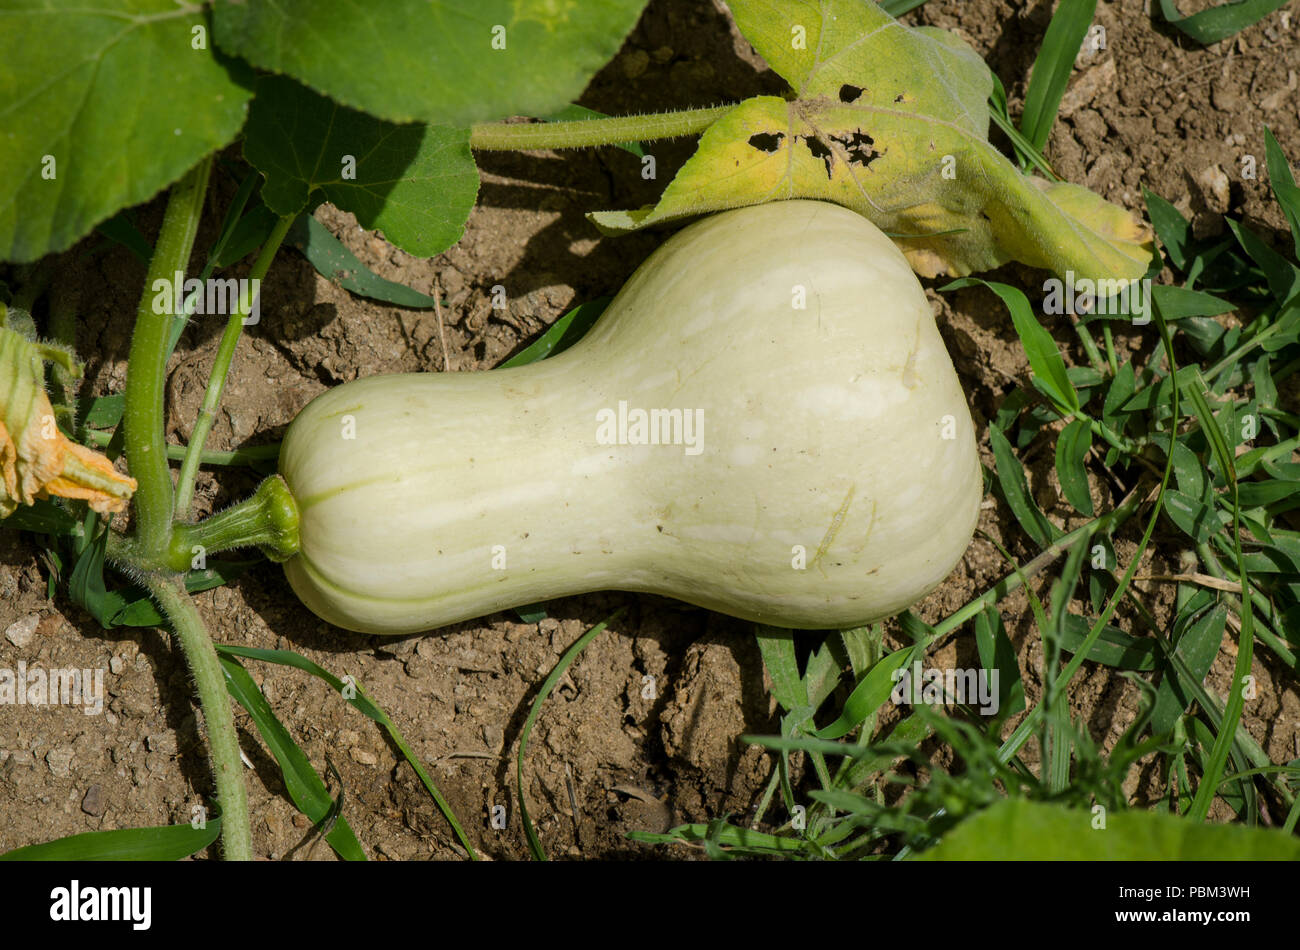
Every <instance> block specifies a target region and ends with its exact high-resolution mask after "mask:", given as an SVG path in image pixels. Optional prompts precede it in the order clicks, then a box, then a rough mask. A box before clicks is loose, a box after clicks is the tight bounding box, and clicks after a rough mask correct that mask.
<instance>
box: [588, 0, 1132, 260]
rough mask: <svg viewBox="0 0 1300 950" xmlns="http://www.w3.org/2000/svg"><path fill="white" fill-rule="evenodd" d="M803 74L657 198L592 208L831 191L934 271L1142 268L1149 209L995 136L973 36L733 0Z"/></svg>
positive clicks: (729, 125)
mask: <svg viewBox="0 0 1300 950" xmlns="http://www.w3.org/2000/svg"><path fill="white" fill-rule="evenodd" d="M730 6H731V9H732V12H733V13H734V14H735V17H736V22H737V24H738V25H739V26H740V29H741V31H742V32H743V33H744V34H745V36H746V37H747V38H748V39H749V40H750V42H751V43H753V45H754V48H755V49H756V50H757V51H758V52H759V53H760V54H761V55H762V56H763V58H764V59H766V60H767V62H768V64H769V65H771V67H772V68H773V69H774V70H776V71H777V72H778V73H779V74H780V75H781V76H783V77H784V78H785V79H786V80H787V81H788V82H789V83H790V85H791V87H792V90H793V94H792V96H791V97H790V98H788V99H781V98H778V97H775V96H758V97H755V98H752V99H748V100H746V101H744V102H742V103H740V104H739V105H738V106H736V108H734V109H732V110H731V111H730V112H728V113H726V114H725V115H724V116H723V117H722V118H720V119H718V120H717V121H716V122H715V123H714V124H713V125H711V126H710V127H709V128H708V129H707V130H706V131H705V132H704V135H703V136H702V138H701V140H700V145H699V149H698V151H697V152H696V154H695V155H694V156H693V157H692V158H691V159H690V160H689V161H688V162H687V163H686V165H685V166H684V167H683V168H682V170H681V171H680V172H679V173H678V175H677V177H676V178H675V179H674V180H673V181H672V183H671V184H669V186H668V187H667V188H666V189H665V191H664V194H663V197H662V198H661V199H660V200H659V203H658V204H657V205H654V206H652V207H648V208H643V209H641V210H638V211H624V212H596V213H594V214H593V215H591V218H592V220H593V221H594V222H595V223H596V224H597V226H599V227H601V228H602V229H603V230H606V231H609V232H619V231H629V230H635V229H637V228H641V227H645V226H647V225H651V224H655V223H658V222H662V221H669V220H673V219H676V218H681V217H684V216H687V215H694V214H700V213H702V212H709V211H715V210H719V209H722V208H733V207H738V206H741V205H748V204H757V203H760V202H764V201H772V200H779V199H786V198H820V199H823V200H827V201H834V202H836V203H838V204H841V205H844V206H845V207H848V208H851V209H853V210H854V211H857V212H858V213H859V214H862V215H863V216H864V217H866V218H869V219H870V220H871V221H873V222H874V223H875V224H876V225H877V226H878V227H880V228H881V229H882V230H884V231H886V232H889V233H890V234H891V235H892V236H894V239H895V241H896V242H897V243H898V245H899V247H900V248H901V249H902V250H903V253H904V254H905V255H906V256H907V258H908V261H909V262H910V263H911V265H912V267H913V269H914V270H915V271H916V272H917V273H919V274H921V275H922V276H926V277H935V276H938V275H939V274H942V273H948V274H953V275H956V276H964V275H966V274H970V273H972V272H974V271H981V270H989V269H992V268H995V267H998V266H999V265H1001V264H1004V263H1006V262H1007V261H1009V260H1018V261H1022V262H1023V263H1026V264H1029V265H1032V266H1035V267H1041V268H1044V269H1047V270H1051V271H1054V272H1055V273H1057V274H1058V275H1060V276H1061V277H1062V278H1063V279H1067V280H1073V282H1075V283H1077V282H1078V281H1080V280H1083V279H1089V280H1122V281H1127V280H1133V279H1136V278H1138V277H1140V276H1142V274H1143V273H1145V271H1146V268H1147V264H1148V263H1149V261H1150V258H1151V252H1152V245H1151V230H1150V228H1149V227H1148V226H1147V225H1146V223H1145V222H1143V221H1142V220H1141V219H1140V218H1139V217H1137V216H1136V215H1134V214H1133V213H1131V212H1129V211H1127V210H1125V209H1124V208H1121V207H1118V206H1116V205H1112V204H1110V203H1108V202H1107V201H1105V200H1104V199H1102V198H1101V197H1100V196H1098V195H1096V194H1094V193H1093V192H1091V191H1089V190H1088V189H1086V188H1083V187H1081V186H1079V185H1073V184H1070V183H1068V182H1049V181H1047V180H1045V179H1041V178H1033V177H1029V176H1026V175H1023V174H1021V172H1020V171H1019V170H1018V169H1017V168H1016V167H1015V166H1014V165H1013V164H1012V163H1011V162H1010V161H1009V160H1008V159H1006V158H1005V157H1004V156H1003V155H1002V154H1001V153H1000V152H998V151H997V150H996V149H994V148H993V147H992V146H991V145H990V144H989V142H988V128H989V121H990V120H989V110H988V98H989V94H990V92H991V91H992V88H993V77H992V74H991V73H990V72H989V69H988V66H986V65H985V64H984V62H983V61H982V60H981V59H980V58H979V56H978V54H976V52H975V51H974V50H973V49H971V48H970V47H969V46H968V45H967V44H966V43H965V42H964V41H962V40H961V39H959V38H958V37H956V36H954V35H953V34H951V33H946V32H944V31H942V30H937V29H933V28H929V27H921V28H917V29H909V28H907V27H905V26H903V25H902V24H900V23H899V22H898V21H896V20H895V19H894V18H893V17H891V16H889V15H888V14H887V13H885V12H884V11H883V10H881V9H880V8H879V7H878V6H876V4H874V3H871V2H869V0H820V2H819V0H785V2H781V3H776V2H774V0H730Z"/></svg>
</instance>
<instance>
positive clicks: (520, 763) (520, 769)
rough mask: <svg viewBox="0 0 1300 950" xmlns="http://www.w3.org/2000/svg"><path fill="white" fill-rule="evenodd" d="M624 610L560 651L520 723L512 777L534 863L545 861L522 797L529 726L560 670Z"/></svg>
mask: <svg viewBox="0 0 1300 950" xmlns="http://www.w3.org/2000/svg"><path fill="white" fill-rule="evenodd" d="M623 610H624V608H622V607H620V608H619V609H618V610H616V611H614V612H613V613H612V614H610V615H609V616H608V617H607V618H606V619H604V620H602V621H601V622H600V623H598V624H596V625H595V626H594V627H592V628H591V629H590V630H588V631H587V632H586V633H584V634H583V635H582V636H580V637H579V638H578V639H577V640H575V641H574V643H573V646H571V647H569V649H567V650H565V651H564V655H563V656H561V657H560V661H559V662H558V663H556V664H555V669H553V670H551V675H550V676H548V677H546V680H545V682H543V683H542V688H541V689H539V690H538V691H537V698H536V699H534V700H533V705H532V708H531V709H529V710H528V719H527V720H526V721H525V722H524V729H523V733H522V734H521V735H520V737H519V756H518V758H517V759H516V760H515V777H516V779H517V781H518V783H519V815H520V818H521V820H522V821H523V825H524V834H525V835H526V836H527V838H528V849H529V850H530V851H531V852H532V854H533V857H534V858H536V859H537V860H538V861H545V860H546V851H545V849H543V848H542V842H541V840H540V839H539V838H538V837H537V829H536V828H534V827H533V820H532V818H530V817H529V815H528V801H527V799H526V797H525V795H524V753H525V752H526V751H527V750H528V737H529V736H531V735H532V733H533V724H534V723H535V722H537V716H538V714H539V713H540V712H541V711H542V703H544V702H546V697H547V696H549V695H551V690H552V689H554V688H555V684H556V683H558V682H559V681H560V677H561V676H563V675H564V671H565V670H567V669H568V668H569V667H570V666H572V665H573V661H574V660H576V659H577V658H578V654H580V653H581V652H582V651H583V650H585V649H586V648H587V644H588V643H590V642H591V641H592V640H594V639H596V637H597V636H599V635H600V633H601V632H602V631H603V630H604V629H605V628H606V627H608V626H609V625H610V624H611V623H613V622H614V621H615V620H616V619H617V618H618V617H619V616H620V615H621V614H622V613H623Z"/></svg>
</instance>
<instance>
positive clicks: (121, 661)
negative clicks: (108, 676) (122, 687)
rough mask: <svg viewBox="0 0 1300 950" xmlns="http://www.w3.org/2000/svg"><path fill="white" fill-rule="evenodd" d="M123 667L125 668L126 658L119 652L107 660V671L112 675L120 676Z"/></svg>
mask: <svg viewBox="0 0 1300 950" xmlns="http://www.w3.org/2000/svg"><path fill="white" fill-rule="evenodd" d="M124 669H126V659H125V658H124V657H122V656H121V655H120V654H117V655H114V657H113V658H112V659H111V660H109V661H108V671H109V672H110V673H112V674H113V675H114V676H121V675H122V671H123V670H124Z"/></svg>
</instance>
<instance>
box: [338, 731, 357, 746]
mask: <svg viewBox="0 0 1300 950" xmlns="http://www.w3.org/2000/svg"><path fill="white" fill-rule="evenodd" d="M360 741H361V736H360V734H358V733H357V732H356V730H354V729H343V730H340V731H339V738H338V743H339V745H341V746H343V747H345V748H346V747H348V746H354V745H356V744H357V743H358V742H360Z"/></svg>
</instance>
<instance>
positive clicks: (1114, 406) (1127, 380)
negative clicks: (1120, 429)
mask: <svg viewBox="0 0 1300 950" xmlns="http://www.w3.org/2000/svg"><path fill="white" fill-rule="evenodd" d="M1136 385H1137V382H1136V378H1135V377H1134V374H1133V361H1132V360H1128V361H1127V362H1124V363H1121V364H1120V367H1119V372H1117V373H1116V374H1115V379H1114V380H1113V381H1112V382H1111V384H1110V388H1109V389H1107V390H1106V399H1105V401H1104V402H1103V404H1102V410H1101V417H1102V419H1104V420H1105V421H1106V422H1108V423H1110V424H1111V425H1115V417H1116V416H1117V415H1119V413H1120V407H1121V406H1123V405H1124V403H1125V402H1127V401H1128V399H1129V397H1130V396H1132V395H1133V390H1134V387H1135V386H1136Z"/></svg>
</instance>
